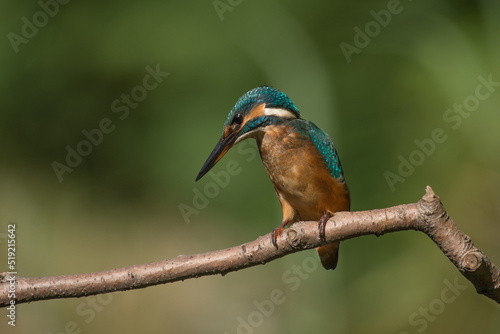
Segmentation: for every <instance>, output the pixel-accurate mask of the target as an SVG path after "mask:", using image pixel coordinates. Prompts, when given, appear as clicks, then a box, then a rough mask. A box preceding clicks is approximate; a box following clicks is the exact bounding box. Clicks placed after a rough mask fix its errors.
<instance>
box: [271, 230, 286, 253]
mask: <svg viewBox="0 0 500 334" xmlns="http://www.w3.org/2000/svg"><path fill="white" fill-rule="evenodd" d="M281 225H283V224H281ZM281 225H280V226H278V227H276V228H275V229H274V231H273V233H272V235H271V241H272V242H273V245H274V247H276V249H278V241H277V239H278V237H279V236H280V235H281V232H283V230H284V229H285V227H283V226H281Z"/></svg>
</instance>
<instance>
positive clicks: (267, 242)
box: [0, 186, 500, 307]
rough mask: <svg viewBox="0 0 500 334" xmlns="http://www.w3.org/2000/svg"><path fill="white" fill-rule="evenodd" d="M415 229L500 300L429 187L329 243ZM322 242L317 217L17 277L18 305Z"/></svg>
mask: <svg viewBox="0 0 500 334" xmlns="http://www.w3.org/2000/svg"><path fill="white" fill-rule="evenodd" d="M406 230H415V231H421V232H424V233H425V234H427V235H428V236H429V237H430V238H431V239H432V240H433V241H434V242H435V243H436V245H437V246H438V247H439V248H440V249H441V251H442V252H443V253H444V255H446V256H447V257H448V258H449V259H450V261H451V262H452V263H453V264H454V265H455V266H456V267H457V269H458V270H459V271H460V272H461V273H462V275H464V276H465V278H467V279H468V280H469V281H470V282H471V283H472V284H473V285H474V286H475V288H476V290H477V292H478V293H479V294H482V295H485V296H486V297H489V298H491V299H493V300H494V301H496V302H497V303H500V270H499V269H498V267H497V266H495V265H494V264H493V263H492V262H491V261H490V259H489V258H488V257H487V256H486V255H485V254H484V253H483V252H482V251H481V250H479V249H478V248H477V247H475V246H474V244H473V243H472V241H471V240H470V238H469V236H468V235H466V234H465V233H463V232H462V231H460V230H459V229H458V227H457V226H456V224H455V222H454V221H453V220H452V219H451V218H450V217H449V216H448V214H447V213H446V211H445V209H444V207H443V205H442V204H441V202H440V200H439V197H438V196H436V194H435V193H434V191H433V190H432V189H431V188H430V187H429V186H428V187H427V189H426V194H425V195H424V196H423V197H422V199H420V201H419V202H418V203H414V204H405V205H398V206H395V207H391V208H387V209H381V210H370V211H361V212H339V213H337V214H335V215H334V216H333V217H332V218H331V219H330V220H329V222H328V224H327V226H326V241H327V243H329V242H333V241H336V240H347V239H351V238H355V237H358V236H361V235H368V234H375V235H377V236H380V235H382V234H384V233H389V232H396V231H406ZM320 245H321V241H320V238H319V234H318V223H317V222H298V223H295V224H293V225H292V226H291V227H290V228H288V229H286V230H285V231H284V233H283V234H282V235H281V237H279V238H278V246H279V248H278V250H277V249H276V248H275V247H274V246H273V244H272V243H271V236H270V234H268V235H265V236H263V237H259V238H258V239H257V240H255V241H251V242H248V243H245V244H243V245H240V246H236V247H232V248H228V249H224V250H218V251H214V252H209V253H203V254H196V255H180V256H178V257H176V258H173V259H169V260H164V261H159V262H152V263H148V264H140V265H134V266H130V267H124V268H118V269H113V270H107V271H101V272H95V273H88V274H79V275H66V276H53V277H38V278H26V277H17V276H16V285H15V286H16V288H15V300H16V304H19V303H26V302H32V301H37V300H45V299H54V298H72V297H83V296H89V295H97V294H101V293H109V292H114V291H123V290H131V289H141V288H145V287H148V286H151V285H157V284H164V283H172V282H176V281H180V280H185V279H189V278H196V277H201V276H207V275H216V274H221V275H225V274H227V273H229V272H232V271H236V270H240V269H244V268H248V267H252V266H256V265H259V264H265V263H268V262H271V261H273V260H274V259H277V258H280V257H282V256H285V255H287V254H291V253H295V252H298V251H302V250H306V249H311V248H315V247H318V246H320ZM9 277H10V275H9V274H8V273H1V274H0V307H5V306H8V305H9V297H8V293H9V287H10V283H9V281H7V278H9Z"/></svg>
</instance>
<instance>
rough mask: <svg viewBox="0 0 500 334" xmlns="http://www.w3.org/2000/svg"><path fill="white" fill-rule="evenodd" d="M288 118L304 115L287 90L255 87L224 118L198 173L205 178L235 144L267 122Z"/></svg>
mask: <svg viewBox="0 0 500 334" xmlns="http://www.w3.org/2000/svg"><path fill="white" fill-rule="evenodd" d="M284 118H300V113H299V110H298V109H297V107H295V105H294V104H293V102H292V101H291V100H290V99H289V98H288V96H286V94H284V93H282V92H280V91H279V90H277V89H275V88H272V87H269V86H263V87H257V88H254V89H252V90H250V91H248V92H247V93H245V95H243V96H242V97H240V99H239V100H238V102H236V104H235V105H234V107H233V109H231V111H230V112H229V115H228V116H227V118H226V121H225V122H224V129H223V132H222V137H221V138H220V140H219V142H218V143H217V145H216V146H215V148H214V150H213V151H212V153H211V154H210V156H209V157H208V159H207V161H206V162H205V164H204V165H203V167H202V168H201V170H200V173H199V174H198V176H197V177H196V181H198V180H199V179H201V178H202V177H203V175H205V174H206V173H207V172H208V171H209V170H210V169H211V168H212V167H213V166H214V165H215V164H216V163H217V162H218V161H219V160H220V159H221V158H222V157H223V156H224V154H226V153H227V151H229V149H230V148H231V147H233V145H234V144H237V143H239V142H240V141H242V140H244V139H246V138H250V137H252V136H255V135H256V134H257V133H258V132H259V131H263V130H264V129H265V127H266V126H268V125H270V124H273V123H274V122H276V121H278V120H280V119H284Z"/></svg>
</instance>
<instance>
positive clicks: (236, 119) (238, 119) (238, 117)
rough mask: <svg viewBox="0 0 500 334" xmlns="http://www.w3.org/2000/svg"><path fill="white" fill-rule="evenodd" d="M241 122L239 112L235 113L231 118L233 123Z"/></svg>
mask: <svg viewBox="0 0 500 334" xmlns="http://www.w3.org/2000/svg"><path fill="white" fill-rule="evenodd" d="M241 122H243V116H241V114H236V115H235V116H234V118H233V123H236V124H241Z"/></svg>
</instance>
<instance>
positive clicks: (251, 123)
mask: <svg viewBox="0 0 500 334" xmlns="http://www.w3.org/2000/svg"><path fill="white" fill-rule="evenodd" d="M248 138H253V139H255V140H256V142H257V147H258V149H259V153H260V156H261V158H262V162H263V165H264V167H265V169H266V172H267V174H268V176H269V178H270V180H271V182H272V184H273V186H274V189H275V190H276V194H277V195H278V199H279V201H280V203H281V207H282V210H283V219H282V222H281V224H280V225H279V226H278V227H276V228H275V229H274V230H273V232H272V233H271V241H272V244H273V245H274V246H275V247H276V248H277V249H278V243H277V238H278V237H279V236H280V235H281V233H282V232H283V230H284V229H285V228H286V226H287V225H289V224H292V223H294V222H297V221H318V229H319V235H320V238H321V240H322V242H323V243H324V245H322V246H320V247H317V248H316V250H317V252H318V254H319V257H320V260H321V264H322V265H323V267H324V268H325V269H335V268H336V267H337V262H338V251H339V241H338V242H334V243H329V244H327V243H326V240H325V228H326V223H327V222H328V220H329V219H330V218H331V217H332V216H333V214H335V213H336V212H339V211H349V210H350V193H349V189H348V187H347V183H346V181H345V178H344V172H343V169H342V165H341V163H340V159H339V156H338V153H337V150H336V148H335V146H334V145H333V142H332V140H331V139H330V137H329V136H328V135H327V134H326V132H325V131H323V130H321V129H320V128H318V127H317V126H316V125H315V124H314V123H312V122H310V121H307V120H305V119H303V118H302V117H301V114H300V112H299V110H298V109H297V107H296V106H295V105H294V103H293V102H292V100H291V99H290V98H289V97H288V96H287V95H286V94H285V93H283V92H281V91H279V90H278V89H276V88H273V87H270V86H260V87H257V88H254V89H252V90H250V91H248V92H246V93H245V94H244V95H243V96H241V97H240V98H239V99H238V100H237V102H236V104H235V105H234V107H233V108H232V109H231V111H230V112H229V115H228V116H227V118H226V120H225V122H224V127H223V132H222V136H221V138H220V140H219V141H218V143H217V144H216V146H215V148H214V149H213V151H212V153H211V154H210V155H209V157H208V159H207V160H206V162H205V163H204V164H203V167H202V168H201V170H200V172H199V173H198V176H197V177H196V180H195V181H198V180H200V179H201V178H202V177H203V176H204V175H205V174H206V173H207V172H208V171H209V170H210V169H212V167H214V165H215V164H216V163H217V162H218V161H219V160H220V159H221V158H222V157H223V156H224V155H225V154H226V153H227V152H228V151H229V149H230V148H231V147H233V146H234V145H236V144H238V143H240V142H241V141H243V140H245V139H248Z"/></svg>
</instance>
